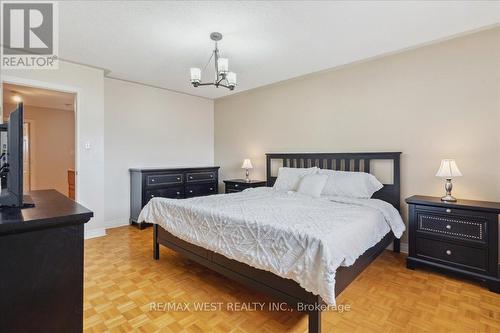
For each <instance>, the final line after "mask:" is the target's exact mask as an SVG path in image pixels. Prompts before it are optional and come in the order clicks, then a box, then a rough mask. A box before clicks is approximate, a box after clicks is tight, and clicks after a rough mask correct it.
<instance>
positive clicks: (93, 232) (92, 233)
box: [84, 228, 106, 239]
mask: <svg viewBox="0 0 500 333" xmlns="http://www.w3.org/2000/svg"><path fill="white" fill-rule="evenodd" d="M102 236H106V229H104V228H97V229H90V230H85V232H84V238H85V239H91V238H96V237H102Z"/></svg>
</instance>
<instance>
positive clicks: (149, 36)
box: [59, 1, 500, 98]
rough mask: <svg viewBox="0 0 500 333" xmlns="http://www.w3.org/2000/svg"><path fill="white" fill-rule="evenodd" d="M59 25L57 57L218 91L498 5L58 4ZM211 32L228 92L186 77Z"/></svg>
mask: <svg viewBox="0 0 500 333" xmlns="http://www.w3.org/2000/svg"><path fill="white" fill-rule="evenodd" d="M59 22H60V23H59V54H60V57H61V58H63V59H67V60H71V61H75V62H79V63H83V64H88V65H92V66H96V67H101V68H104V69H106V70H109V73H108V76H109V77H113V78H120V79H125V80H130V81H136V82H140V83H145V84H149V85H154V86H159V87H163V88H167V89H172V90H176V91H181V92H185V93H189V94H193V95H198V96H203V97H208V98H218V97H221V96H225V95H228V94H231V93H237V92H241V91H244V90H247V89H252V88H256V87H259V86H263V85H267V84H271V83H274V82H278V81H283V80H286V79H290V78H293V77H297V76H301V75H305V74H308V73H312V72H317V71H321V70H325V69H329V68H332V67H336V66H340V65H344V64H348V63H352V62H355V61H359V60H362V59H367V58H371V57H374V56H379V55H383V54H387V53H391V52H395V51H398V50H404V49H407V48H411V47H415V46H417V45H422V44H425V43H429V42H432V41H436V40H440V39H443V38H449V37H450V36H454V35H457V34H461V33H464V32H469V31H474V30H477V29H481V28H484V27H487V26H491V25H493V24H498V23H500V2H497V1H457V2H455V1H330V2H328V1H232V2H230V1H200V2H197V1H168V2H167V1H99V2H98V1H67V2H62V1H61V2H59ZM212 31H218V32H221V33H222V34H223V35H224V38H223V40H222V41H221V42H220V43H219V47H220V49H221V51H222V56H225V57H228V58H229V68H230V70H232V71H234V72H236V73H237V75H238V86H237V87H236V89H235V90H234V91H233V92H230V91H228V90H226V89H224V88H219V89H216V88H215V87H198V88H194V87H192V86H191V85H190V83H189V68H190V67H202V68H203V67H204V66H205V64H206V62H207V61H208V58H209V56H210V53H211V51H212V49H213V43H212V41H211V40H210V39H209V34H210V32H212ZM212 77H213V72H204V73H203V74H202V78H204V79H209V78H212Z"/></svg>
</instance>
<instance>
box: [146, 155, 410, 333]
mask: <svg viewBox="0 0 500 333" xmlns="http://www.w3.org/2000/svg"><path fill="white" fill-rule="evenodd" d="M400 154H401V153H399V152H391V153H272V154H266V159H267V163H266V172H267V185H268V186H273V184H274V182H275V181H276V176H273V175H272V172H271V171H272V170H273V169H272V167H273V161H274V160H278V162H279V163H280V165H282V166H286V167H292V168H293V167H295V168H300V167H311V166H317V167H320V168H322V169H331V170H343V171H364V172H370V162H371V161H372V160H392V162H393V163H392V165H393V183H392V184H384V187H383V188H382V189H380V190H379V191H377V192H376V193H375V194H374V195H373V197H374V198H377V199H381V200H384V201H387V202H389V203H391V204H392V205H393V206H394V207H395V208H396V209H397V210H399V208H400V167H399V157H400ZM391 242H393V251H394V252H399V249H400V244H399V239H396V238H395V237H394V235H393V233H392V232H390V233H388V234H387V235H386V236H385V237H384V238H383V239H382V240H381V241H380V242H379V243H377V244H376V245H375V246H373V247H372V248H370V249H368V250H367V251H366V252H365V253H364V254H363V255H361V256H360V257H359V258H358V259H357V260H356V262H355V263H354V264H353V265H352V266H349V267H340V268H339V269H338V270H337V274H336V283H335V295H336V296H338V295H339V294H340V293H341V292H342V291H343V290H344V289H345V288H346V287H347V286H348V285H349V284H350V283H351V282H352V281H353V280H354V279H355V278H356V277H357V276H358V275H359V274H360V273H361V272H362V271H363V270H364V269H365V268H366V267H367V266H368V265H369V264H370V263H371V262H372V261H373V260H375V258H377V256H378V255H379V254H380V253H382V251H384V249H386V248H387V247H388V246H389V245H390V244H391ZM160 244H161V245H164V246H166V247H168V248H170V249H172V250H174V251H176V252H178V253H180V254H182V255H184V256H186V257H188V258H189V259H191V260H193V261H195V262H197V263H199V264H201V265H204V266H206V267H208V268H210V269H212V270H214V271H216V272H218V273H220V274H222V275H224V276H226V277H228V278H230V279H232V280H235V281H237V282H239V283H241V284H243V285H246V286H248V287H250V288H253V289H255V290H257V291H259V292H262V293H264V294H267V295H269V296H271V297H273V298H275V299H276V300H278V301H281V302H286V303H288V304H289V305H290V306H292V307H294V308H297V306H298V305H304V304H306V305H307V306H306V307H304V306H302V308H307V309H308V310H307V311H305V312H306V313H307V314H308V315H309V333H320V332H321V309H319V308H321V306H323V305H324V304H325V303H324V302H323V300H322V299H321V297H319V296H317V295H314V294H312V293H310V292H307V291H306V290H305V289H303V288H302V287H301V286H300V285H299V284H298V283H297V282H295V281H293V280H291V279H286V278H282V277H280V276H277V275H275V274H273V273H271V272H268V271H264V270H261V269H257V268H254V267H251V266H249V265H246V264H244V263H241V262H238V261H236V260H232V259H229V258H227V257H225V256H223V255H220V254H218V253H215V252H213V251H210V250H207V249H205V248H202V247H199V246H196V245H194V244H191V243H188V242H186V241H183V240H181V239H179V238H177V237H175V236H174V235H172V234H171V233H169V232H168V231H166V230H165V229H163V228H162V227H160V226H158V225H157V224H155V225H154V229H153V258H154V259H156V260H158V259H159V258H160Z"/></svg>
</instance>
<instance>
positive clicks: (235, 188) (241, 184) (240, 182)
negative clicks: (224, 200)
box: [224, 179, 267, 193]
mask: <svg viewBox="0 0 500 333" xmlns="http://www.w3.org/2000/svg"><path fill="white" fill-rule="evenodd" d="M224 184H225V185H226V193H234V192H241V191H243V190H245V189H247V188H252V187H263V186H266V184H267V182H266V181H265V180H251V181H250V182H248V183H247V182H246V181H245V179H229V180H224Z"/></svg>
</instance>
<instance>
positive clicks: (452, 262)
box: [406, 196, 500, 293]
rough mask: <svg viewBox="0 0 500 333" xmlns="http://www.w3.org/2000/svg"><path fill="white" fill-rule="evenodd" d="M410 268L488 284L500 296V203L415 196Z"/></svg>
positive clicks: (411, 200)
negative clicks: (447, 201) (420, 267)
mask: <svg viewBox="0 0 500 333" xmlns="http://www.w3.org/2000/svg"><path fill="white" fill-rule="evenodd" d="M406 202H407V203H408V205H409V227H410V228H409V244H408V246H409V255H408V258H407V267H408V268H410V269H415V268H416V267H418V266H426V267H430V268H433V269H436V270H439V271H441V272H444V273H453V274H458V275H462V276H466V277H469V278H473V279H477V280H481V281H484V282H486V285H487V286H488V288H489V289H490V290H491V291H494V292H496V293H500V266H499V262H498V258H499V248H498V240H499V234H498V215H499V214H500V203H496V202H485V201H472V200H458V201H457V202H453V203H446V202H442V201H441V199H440V198H437V197H428V196H412V197H410V198H407V199H406Z"/></svg>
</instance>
